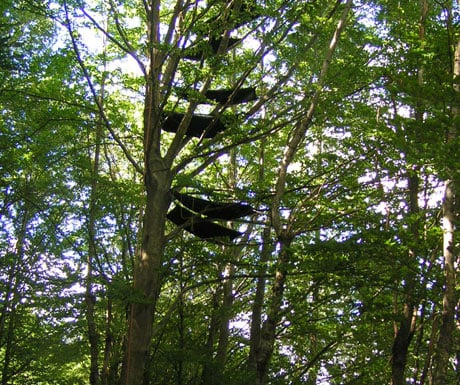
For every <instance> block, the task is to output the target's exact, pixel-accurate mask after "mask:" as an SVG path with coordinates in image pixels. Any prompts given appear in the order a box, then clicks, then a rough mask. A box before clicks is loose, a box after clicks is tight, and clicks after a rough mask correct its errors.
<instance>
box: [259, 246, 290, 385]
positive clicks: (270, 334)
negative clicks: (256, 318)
mask: <svg viewBox="0 0 460 385" xmlns="http://www.w3.org/2000/svg"><path fill="white" fill-rule="evenodd" d="M291 242H292V238H280V240H279V254H278V266H277V269H276V273H275V280H274V282H273V287H272V297H271V304H270V310H269V312H268V314H267V319H266V320H265V322H264V323H263V326H262V330H261V333H260V342H259V346H258V347H257V358H256V365H257V374H256V375H257V377H256V384H257V385H264V384H265V383H266V382H267V376H268V371H269V363H270V359H271V357H272V354H273V350H274V348H275V339H276V326H277V325H278V323H279V321H280V320H281V307H282V303H283V296H284V287H285V282H286V275H287V267H288V264H289V261H290V256H291V252H290V250H289V247H290V245H291Z"/></svg>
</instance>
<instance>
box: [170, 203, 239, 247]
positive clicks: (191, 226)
mask: <svg viewBox="0 0 460 385" xmlns="http://www.w3.org/2000/svg"><path fill="white" fill-rule="evenodd" d="M167 218H168V219H169V220H170V221H172V222H173V223H175V224H176V225H178V226H183V228H184V229H185V230H187V231H188V232H190V233H192V234H193V235H196V236H197V237H199V238H202V239H210V238H221V237H228V238H230V240H233V239H235V238H236V237H239V236H241V233H240V232H238V231H236V230H232V229H229V228H227V227H224V226H221V225H218V224H217V223H214V222H211V221H209V220H206V219H204V218H201V217H200V216H199V215H197V214H195V213H194V212H192V211H190V210H188V209H186V208H185V207H181V206H176V207H174V208H173V209H172V210H171V211H170V212H169V213H168V214H167Z"/></svg>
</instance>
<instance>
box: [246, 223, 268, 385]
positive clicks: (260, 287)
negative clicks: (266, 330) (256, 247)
mask: <svg viewBox="0 0 460 385" xmlns="http://www.w3.org/2000/svg"><path fill="white" fill-rule="evenodd" d="M262 242H263V244H262V250H261V253H260V261H259V262H260V263H259V266H260V267H259V270H258V271H257V274H258V276H259V278H258V279H257V285H256V292H255V295H254V301H253V304H252V316H251V328H250V340H249V357H248V370H249V376H248V381H247V383H248V384H249V383H253V382H254V379H255V376H256V372H257V352H258V348H259V345H260V335H261V329H262V326H261V325H262V310H263V305H264V298H265V287H266V280H267V279H266V277H265V275H266V274H267V262H268V261H269V259H270V255H271V252H272V247H271V231H270V227H269V225H266V227H265V228H264V231H263V236H262Z"/></svg>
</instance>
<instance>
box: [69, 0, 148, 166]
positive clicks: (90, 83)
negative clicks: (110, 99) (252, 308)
mask: <svg viewBox="0 0 460 385" xmlns="http://www.w3.org/2000/svg"><path fill="white" fill-rule="evenodd" d="M64 9H65V17H66V20H65V27H66V28H67V30H68V31H69V35H70V38H71V41H72V47H73V50H74V52H75V56H76V58H77V61H78V64H79V66H80V68H81V70H82V71H83V75H84V77H85V79H86V82H87V84H88V87H89V88H90V90H91V94H92V96H93V100H94V103H95V104H96V106H97V109H98V112H99V114H100V116H101V118H102V120H103V122H104V124H105V126H106V127H107V129H108V131H109V132H110V134H111V136H112V138H113V139H114V140H115V142H116V143H117V144H118V145H119V146H120V148H121V149H122V151H123V153H124V154H125V156H126V158H127V159H128V160H129V162H130V163H131V164H132V165H133V166H134V168H135V169H136V171H137V172H139V173H141V174H143V170H142V168H141V167H140V166H139V165H138V164H137V162H136V161H135V160H134V158H133V157H132V156H131V154H130V153H129V151H128V149H127V148H126V146H125V145H124V143H123V142H122V140H121V139H120V138H119V137H118V135H117V134H116V133H115V131H114V129H113V128H112V125H111V123H110V121H109V119H108V117H107V115H106V114H105V112H104V108H103V106H102V105H101V103H100V100H99V98H98V95H97V92H96V89H95V87H94V84H93V81H92V80H91V76H90V74H89V71H88V69H87V68H86V66H85V63H84V62H83V59H82V58H81V55H80V50H79V48H78V44H77V41H76V39H75V35H74V31H73V29H72V25H71V23H70V18H69V10H68V7H67V1H66V0H65V1H64Z"/></svg>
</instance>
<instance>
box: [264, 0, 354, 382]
mask: <svg viewBox="0 0 460 385" xmlns="http://www.w3.org/2000/svg"><path fill="white" fill-rule="evenodd" d="M352 5H353V1H352V0H347V2H346V4H345V5H344V8H343V11H342V14H341V16H340V19H339V21H338V23H337V27H336V29H335V31H334V34H333V36H332V38H331V41H330V43H329V45H328V47H327V49H326V52H325V56H324V60H323V63H322V65H321V70H320V73H319V76H318V80H317V83H316V87H315V88H316V91H315V92H314V94H313V96H312V97H311V101H310V105H309V108H308V110H307V112H306V114H305V116H304V117H303V119H302V120H301V121H300V122H298V124H297V125H296V126H295V128H294V130H293V132H292V135H291V136H290V137H289V139H288V141H287V143H286V146H285V149H284V153H283V159H282V161H281V164H280V167H279V169H278V176H277V180H276V182H275V194H274V196H273V200H272V205H271V224H272V226H273V228H274V230H275V233H276V235H277V238H278V250H279V251H278V258H277V268H276V272H275V278H274V282H273V286H272V293H271V303H270V308H269V310H268V314H267V319H266V321H265V322H264V323H263V325H262V329H261V333H260V339H259V344H258V346H257V348H256V351H255V353H256V359H255V362H256V381H255V382H256V384H258V385H263V384H265V383H266V382H267V378H268V372H269V364H270V360H271V357H272V354H273V351H274V347H275V339H276V327H277V323H278V322H279V320H280V318H281V305H282V301H283V296H284V288H285V282H286V275H287V271H288V265H289V261H290V259H291V258H290V256H291V255H290V254H291V251H290V245H291V243H292V241H293V234H291V232H290V229H289V228H287V229H284V228H283V226H282V223H281V218H282V217H281V214H280V212H281V210H280V209H281V200H282V198H283V196H284V192H285V189H286V179H287V174H288V167H289V165H290V164H291V162H292V161H293V159H294V157H295V154H296V152H297V150H298V148H299V146H300V145H301V143H302V140H303V139H304V137H305V134H306V132H307V130H308V129H309V127H310V123H311V121H312V119H313V115H314V113H315V110H316V107H317V105H318V102H319V97H320V94H321V92H322V89H323V87H324V85H325V82H326V75H327V72H328V69H329V65H330V63H331V60H332V57H333V55H334V52H335V49H336V47H337V43H338V41H339V39H340V35H341V33H342V31H343V28H344V27H345V23H346V20H347V17H348V13H349V11H350V9H351V8H352Z"/></svg>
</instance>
